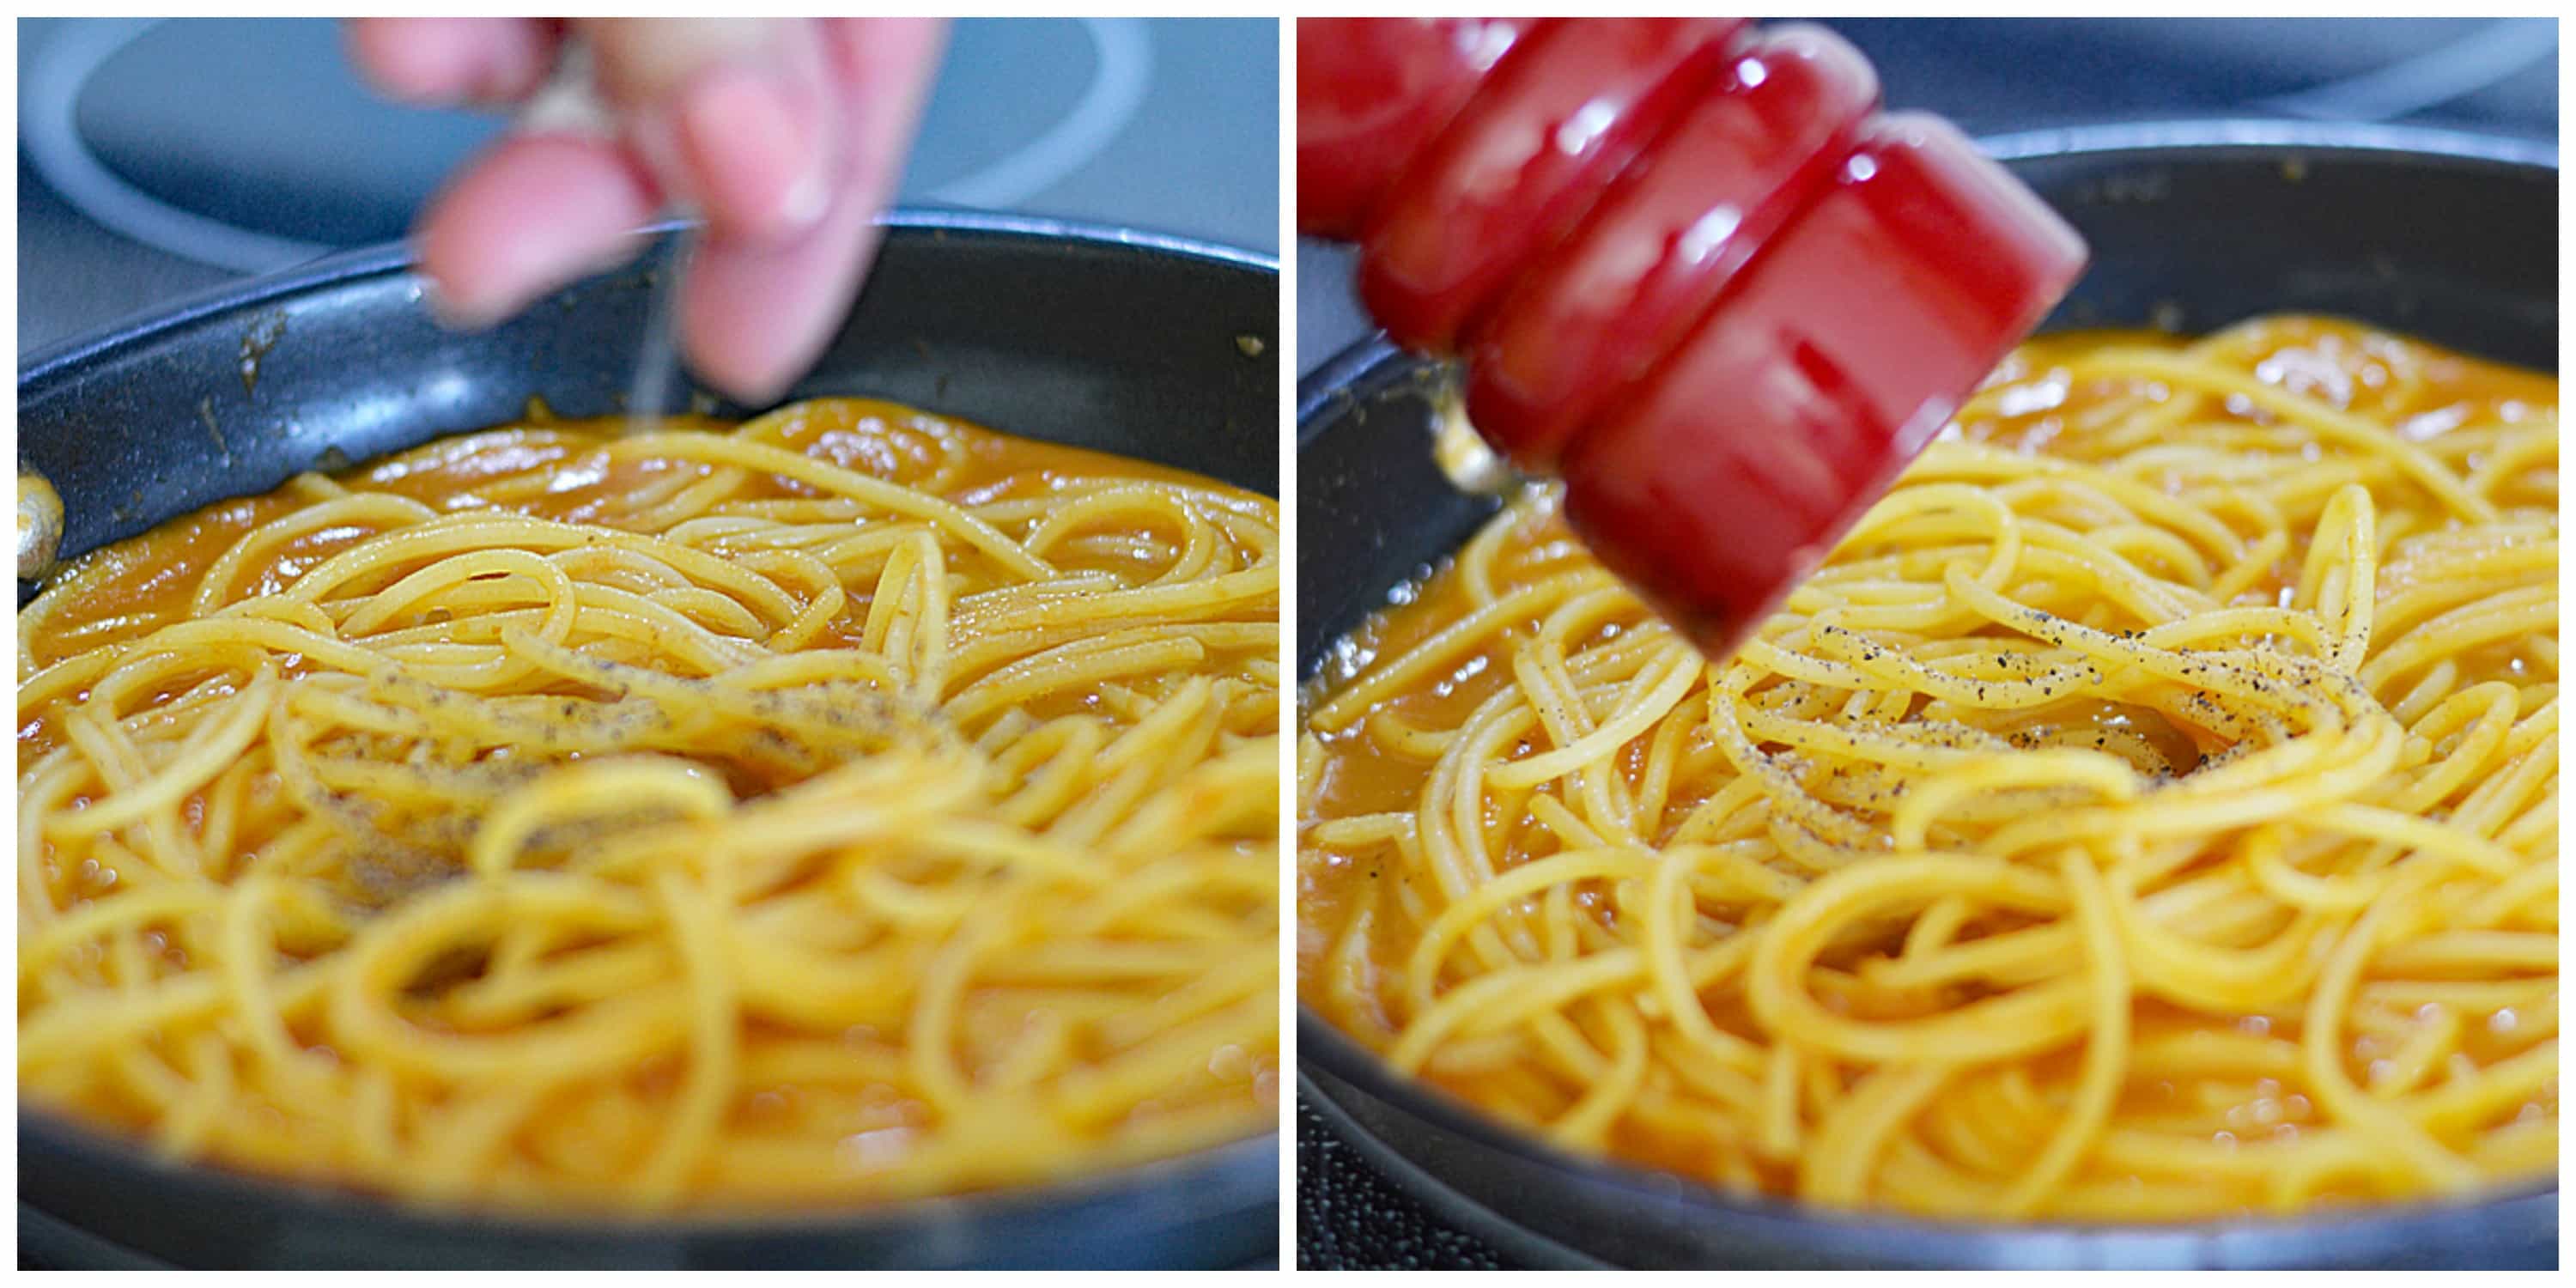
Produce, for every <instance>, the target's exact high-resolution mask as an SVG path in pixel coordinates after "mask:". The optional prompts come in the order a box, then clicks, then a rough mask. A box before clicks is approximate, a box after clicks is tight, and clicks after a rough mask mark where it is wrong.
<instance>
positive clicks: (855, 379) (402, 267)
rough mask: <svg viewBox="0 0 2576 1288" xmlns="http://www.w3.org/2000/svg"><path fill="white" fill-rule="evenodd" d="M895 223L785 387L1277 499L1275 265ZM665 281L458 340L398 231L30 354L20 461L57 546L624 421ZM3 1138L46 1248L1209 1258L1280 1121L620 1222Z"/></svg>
mask: <svg viewBox="0 0 2576 1288" xmlns="http://www.w3.org/2000/svg"><path fill="white" fill-rule="evenodd" d="M888 222H889V223H890V224H891V228H890V229H889V232H888V234H887V237H886V242H885V248H884V251H883V253H882V255H881V256H880V258H879V261H878V264H877V267H876V271H875V273H874V274H873V275H872V276H871V277H870V279H869V282H868V286H867V289H866V291H865V293H864V294H863V296H862V297H861V299H860V301H859V304H858V306H857V308H856V310H855V311H854V312H853V314H852V316H851V318H850V321H849V323H848V325H847V326H846V327H845V328H844V329H843V330H842V332H841V334H840V336H839V337H838V338H837V339H836V340H835V341H834V342H833V345H832V347H831V350H830V351H829V352H828V353H827V354H826V355H825V356H824V357H823V359H822V361H821V363H820V364H819V365H818V366H817V368H816V370H815V371H814V373H813V374H812V375H810V376H808V377H807V378H806V379H805V380H804V381H803V382H801V383H800V384H799V385H798V386H797V388H796V390H795V391H794V393H793V394H791V395H790V396H791V397H807V396H814V395H823V394H870V395H875V396H879V397H886V398H892V399H895V400H898V401H901V402H906V403H910V404H913V405H916V406H920V407H925V408H928V409H931V410H934V411H940V412H945V413H948V414H951V415H956V416H962V417H964V418H966V419H969V420H973V421H977V422H980V423H983V424H986V425H990V426H992V427H994V428H997V429H1002V430H1006V431H1009V432H1012V433H1017V434H1022V435H1026V436H1029V437H1034V438H1046V439H1054V440H1057V441H1060V442H1066V443H1073V444H1077V445H1080V446H1084V447H1093V448H1099V449H1103V450H1107V451H1112V452H1118V453H1122V454H1125V455H1129V456H1135V457H1141V458H1144V459H1147V460H1154V461H1161V462H1164V463H1167V464H1171V465H1177V466H1182V467H1186V468H1190V469H1194V470H1197V471H1199V472H1201V473H1205V474H1208V475H1211V476H1213V477H1216V478H1220V479H1223V480H1225V481H1227V482H1229V483H1233V484H1236V485H1238V486H1241V487H1245V488H1250V489H1253V490H1256V491H1261V492H1265V493H1269V494H1272V495H1276V494H1277V492H1278V437H1277V429H1276V426H1277V424H1278V410H1277V409H1278V401H1279V377H1278V356H1277V355H1278V353H1279V345H1278V336H1277V330H1278V315H1279V278H1278V266H1277V264H1276V262H1275V261H1273V260H1271V259H1269V258H1267V257H1264V256H1258V255H1253V254H1250V253H1247V252H1241V251H1234V250H1228V249H1224V248H1221V247H1213V246H1207V245H1201V244H1197V243H1191V242H1185V241H1180V240H1176V239H1172V238H1165V237H1159V236H1155V235H1152V234H1146V233H1136V232H1130V231H1123V230H1115V229H1105V228H1088V227H1081V226H1074V225H1067V224H1061V223H1055V222H1051V221H1043V220H1026V219H1015V218H1006V217H987V216H971V215H898V216H895V217H893V218H891V219H890V220H889V221H888ZM658 271H659V258H658V256H657V257H654V258H650V259H647V260H646V261H644V262H642V263H639V264H637V265H635V266H633V267H630V268H627V269H623V270H619V271H617V272H613V273H610V274H608V275H606V276H603V277H600V278H596V279H594V280H591V281H588V282H585V283H582V284H581V285H578V286H575V287H573V288H571V289H569V290H566V291H564V292H562V293H561V294H559V295H557V296H555V297H553V298H551V299H549V300H547V301H545V302H544V303H541V304H539V305H537V306H536V307H534V308H532V309H530V310H529V311H528V312H527V313H525V314H524V315H522V316H521V317H519V318H518V319H516V320H514V321H512V322H509V323H507V324H505V325H503V326H501V327H499V328H497V329H495V330H492V331H488V332H482V333H479V334H472V335H462V334H455V333H451V332H448V331H444V330H441V329H440V328H438V327H437V326H436V325H435V324H434V323H432V321H431V320H430V318H429V316H428V314H427V313H426V311H425V310H424V309H423V308H422V303H421V291H420V283H419V280H418V279H417V278H416V277H414V276H413V275H412V274H411V273H410V272H409V271H408V269H407V259H406V256H405V255H404V253H403V252H402V251H401V250H400V249H399V248H394V249H387V250H383V251H369V252H360V253H358V254H355V255H349V256H342V257H338V258H334V259H331V260H326V261H323V262H321V263H317V264H315V265H313V266H311V267H309V268H305V269H299V270H296V271H294V272H291V273H288V274H285V275H282V276H279V277H274V278H267V279H263V280H261V281H258V282H254V283H251V284H249V285H247V286H243V287H240V288H236V289H232V290H227V291H225V292H222V293H220V294H217V295H213V296H209V297H206V298H204V299H201V300H199V301H197V302H195V303H193V304H190V305H186V306H183V307H181V308H178V309H176V310H173V311H171V312H168V313H165V314H161V315H157V316H155V317H152V318H150V319H147V320H144V321H141V322H137V323H134V324H132V325H128V326H124V327H119V328H116V329H114V330H111V331H109V332H106V333H104V334H101V335H99V336H96V337H93V338H90V339H86V340H81V341H77V342H74V343H72V344H69V345H65V346H62V347H60V348H57V349H54V350H52V351H50V352H47V353H45V354H42V355H40V356H38V357H36V358H34V359H32V360H30V361H29V362H28V363H26V364H25V367H24V374H23V375H22V377H21V379H20V382H19V388H18V425H19V448H18V450H19V459H20V462H21V463H22V465H26V466H32V467H34V468H35V469H37V470H38V471H40V472H42V473H43V474H44V475H46V476H47V477H48V478H49V479H50V480H51V481H52V482H53V484H54V486H55V487H56V489H57V490H58V491H60V493H61V494H62V498H63V502H64V508H65V511H66V514H67V521H66V524H65V538H64V552H65V554H67V555H69V554H77V553H79V552H81V551H83V550H87V549H89V548H91V547H94V546H97V545H99V544H101V543H104V542H107V541H111V540H114V539H117V538H119V537H124V536H129V535H132V534H134V533H137V532H141V531H143V530H144V529H146V528H148V527H150V526H152V525H153V524H154V523H157V522H159V521H161V520H164V519H167V518H170V517H172V516H174V515H177V514H181V513H184V512H186V511H188V510H190V509H193V508H195V507H197V506H201V505H204V504H206V503H208V502H211V501H215V500H219V499H221V498H225V497H231V496H239V495H244V494H248V493H255V492H261V491H265V490H267V489H269V488H272V487H275V486H276V485H277V484H279V483H280V482H282V481H284V480H285V479H286V478H287V477H288V476H289V475H291V474H293V473H295V472H296V471H298V470H303V469H309V468H314V467H317V466H321V467H329V466H333V465H338V464H345V463H349V462H355V461H361V460H365V459H367V458H369V457H372V456H377V455H381V454H383V453H386V452H390V451H395V450H398V449H401V448H404V447H409V446H412V445H414V444H417V443H420V442H423V441H426V440H428V439H430V438H433V437H436V436H438V435H441V434H447V433H453V432H457V431H461V430H470V429H480V428H483V427H486V426H490V425H493V424H497V423H500V422H504V421H508V420H511V419H513V418H515V417H518V416H519V415H521V414H522V413H523V412H524V411H525V409H526V407H527V404H528V400H529V399H530V398H532V397H535V398H542V399H544V400H545V402H546V404H547V405H548V406H550V407H552V408H553V409H554V410H555V411H556V412H558V413H561V414H564V415H570V416H594V415H605V414H609V413H612V412H616V411H620V410H623V408H622V406H621V401H622V398H623V394H624V391H625V389H626V387H627V384H628V380H629V377H630V376H631V375H632V373H633V368H634V364H635V360H636V350H637V339H638V337H639V336H641V335H642V334H643V331H644V320H645V315H646V311H647V306H648V304H649V301H650V296H651V289H650V288H651V285H652V283H653V281H654V275H655V274H656V273H657V272H658ZM714 409H715V410H717V411H719V412H734V411H737V410H738V409H735V408H731V407H727V406H724V405H722V404H716V405H715V408H714ZM666 410H676V408H673V409H666ZM26 593H27V587H25V586H24V585H22V586H21V587H20V595H21V599H22V600H23V598H24V597H25V595H26ZM18 1141H19V1151H18V1187H19V1190H18V1192H19V1196H20V1201H21V1208H22V1220H21V1222H20V1229H21V1233H22V1235H24V1236H26V1237H27V1238H28V1241H29V1246H30V1247H37V1245H38V1241H39V1240H41V1241H42V1246H41V1247H37V1251H38V1254H39V1255H40V1256H44V1257H47V1258H49V1259H53V1260H57V1261H61V1262H66V1263H68V1262H73V1261H100V1260H106V1259H109V1258H110V1257H111V1256H113V1257H116V1258H117V1259H120V1260H123V1261H126V1262H128V1263H129V1264H130V1263H133V1262H134V1261H135V1260H136V1259H138V1258H139V1259H141V1260H143V1261H146V1262H148V1261H153V1260H157V1261H160V1262H165V1263H172V1264H178V1265H185V1266H203V1267H221V1268H253V1267H271V1266H306V1267H359V1266H432V1267H474V1266H495V1267H498V1266H563V1267H635V1268H654V1267H664V1268H684V1267H717V1266H782V1267H783V1266H796V1267H813V1268H836V1269H866V1268H878V1267H908V1268H936V1267H952V1266H982V1267H994V1268H1003V1267H1045V1266H1059V1267H1082V1266H1087V1267H1127V1266H1136V1267H1143V1266H1184V1267H1185V1266H1201V1267H1220V1266H1229V1265H1236V1264H1240V1263H1243V1262H1245V1261H1248V1260H1253V1259H1257V1258H1262V1257H1267V1256H1271V1255H1275V1252H1274V1249H1275V1248H1276V1245H1277V1228H1278V1226H1277V1222H1278V1217H1277V1209H1278V1199H1279V1194H1278V1176H1279V1153H1278V1142H1277V1141H1276V1139H1274V1138H1270V1137H1263V1138H1260V1139H1256V1140H1249V1141H1243V1142H1239V1143H1237V1144H1234V1145H1229V1146H1224V1147H1220V1148H1217V1149H1212V1150H1208V1151H1205V1152H1202V1153H1200V1154H1196V1155H1193V1156H1190V1157H1186V1158H1180V1159H1173V1160H1169V1161H1166V1162H1162V1163H1157V1164H1153V1165H1149V1166H1145V1167H1139V1168H1134V1169H1131V1170H1127V1171H1123V1172H1119V1173H1116V1174H1113V1175H1104V1176H1100V1177H1094V1178H1089V1179H1087V1180H1082V1181H1077V1182H1071V1183H1068V1184H1065V1185H1061V1186H1054V1187H1046V1188H1038V1189H1028V1190H1017V1191H1004V1192H997V1193H992V1194H983V1195H968V1196H962V1197H958V1198H949V1199H935V1200H925V1201H919V1202H910V1203H904V1204H900V1205H894V1206H888V1207H883V1208H875V1209H863V1210H857V1211H840V1212H813V1213H781V1214H776V1215H769V1216H762V1217H757V1218H754V1217H742V1218H704V1219H696V1218H689V1217H667V1218H657V1219H654V1220H651V1221H635V1222H622V1221H575V1220H556V1219H533V1218H515V1219H514V1218H509V1217H506V1216H481V1215H476V1216H461V1215H439V1214H430V1213H425V1212H421V1211H417V1210H414V1209H409V1208H404V1207H399V1206H395V1205H391V1204H387V1203H381V1202H376V1201H373V1200H369V1199H364V1198H358V1197H353V1196H349V1195H344V1194H338V1193H334V1192H330V1191H324V1190H318V1189H309V1188H303V1187H296V1186H290V1185H283V1184H279V1183H275V1182H270V1181H266V1180H259V1179H252V1178H246V1177H242V1176H237V1175H233V1174H230V1173H225V1172H220V1171H216V1170H212V1169H207V1168H197V1167H175V1166H171V1165H168V1164H166V1163H163V1162H160V1161H158V1160H156V1159H154V1158H152V1157H151V1156H149V1155H148V1154H147V1153H145V1152H144V1151H141V1150H138V1149H135V1148H133V1147H132V1146H130V1145H128V1144H126V1143H124V1142H122V1141H116V1140H110V1139H107V1138H105V1137H102V1136H100V1135H97V1134H95V1133H92V1132H89V1131H86V1130H82V1129H79V1128H76V1127H73V1126H70V1125H68V1124H66V1123H64V1122H62V1121H60V1120H58V1119H56V1118H54V1117H51V1116H49V1115H45V1114H42V1113H36V1112H29V1111H24V1110H22V1111H21V1112H20V1114H19V1138H18ZM29 1208H32V1209H34V1211H33V1212H32V1213H28V1212H27V1211H26V1209H29ZM48 1236H50V1237H48Z"/></svg>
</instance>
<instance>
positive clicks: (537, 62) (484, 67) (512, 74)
mask: <svg viewBox="0 0 2576 1288" xmlns="http://www.w3.org/2000/svg"><path fill="white" fill-rule="evenodd" d="M345 30H346V34H347V38H348V42H349V57H350V59H351V61H353V62H355V63H357V65H358V68H359V70H360V71H362V72H364V73H365V74H366V76H367V79H368V80H369V81H371V82H373V83H374V84H375V86H376V88H377V89H378V90H380V91H382V92H383V93H384V94H385V96H386V97H388V98H396V99H401V100H403V101H405V102H411V103H419V104H422V105H424V106H430V107H450V106H455V105H458V104H467V103H506V102H511V101H513V100H516V99H520V98H525V97H527V96H528V95H529V94H532V93H534V92H535V91H536V89H537V87H538V86H539V85H542V84H544V83H545V79H546V74H547V71H548V70H549V69H550V68H552V67H553V66H554V61H555V52H556V45H557V43H558V39H559V36H560V32H559V31H558V29H557V27H556V26H555V24H554V23H552V22H548V21H545V20H543V19H537V18H355V19H351V20H350V22H349V23H348V26H347V27H346V29H345Z"/></svg>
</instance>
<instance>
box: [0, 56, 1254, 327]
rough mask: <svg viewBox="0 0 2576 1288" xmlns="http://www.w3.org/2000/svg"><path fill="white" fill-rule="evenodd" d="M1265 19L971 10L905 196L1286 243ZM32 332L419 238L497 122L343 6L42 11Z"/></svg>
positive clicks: (23, 60) (21, 226)
mask: <svg viewBox="0 0 2576 1288" xmlns="http://www.w3.org/2000/svg"><path fill="white" fill-rule="evenodd" d="M1277 31H1278V29H1277V27H1276V25H1275V24H1273V23H1271V22H1269V21H1266V20H1236V19H1141V18H1107V19H1077V18H1061V19H1056V18H1050V19H1024V20H975V19H968V20H963V21H960V22H959V23H957V24H956V28H955V30H954V32H953V33H952V37H951V44H950V49H949V53H948V57H947V60H946V62H945V64H944V65H943V67H942V69H941V73H940V76H939V79H938V84H937V88H936V90H935V91H934V93H933V95H932V99H931V105H930V108H929V111H928V112H927V113H926V114H925V117H924V120H923V125H922V131H921V136H920V140H919V143H918V145H917V146H916V148H915V149H914V153H913V160H912V164H911V167H910V169H909V170H908V171H907V172H906V174H905V176H904V182H903V187H902V195H901V200H902V201H903V202H904V203H906V204H927V205H944V206H966V207H976V208H984V209H1001V210H1013V211H1022V212H1028V213H1036V214H1046V215H1059V216H1066V217H1072V218H1078V219H1087V220H1096V221H1101V222H1107V223H1115V224H1125V225H1133V226H1137V227H1142V228H1148V229H1153V230H1155V231H1159V232H1174V233H1182V234H1187V235H1191V236H1196V237H1202V238H1207V239H1210V240H1214V241H1220V242H1226V243H1229V244H1233V245H1238V246H1245V247H1250V248H1252V249H1255V250H1261V251H1271V252H1275V251H1276V250H1277V249H1278V247H1279V237H1278V227H1279V223H1278V210H1279V101H1278V75H1279V68H1278V62H1279V45H1278V35H1277ZM18 32H19V46H18V69H19V79H20V85H19V120H20V129H19V142H18V192H19V197H18V249H19V288H18V343H19V347H20V350H21V351H22V352H24V351H28V350H32V349H35V348H40V347H42V346H44V345H46V344H48V343H51V342H53V341H56V340H60V339H62V338H64V337H66V336H69V335H72V334H76V333H78V332H80V331H84V330H87V329H89V328H92V327H95V326H98V325H101V324H103V323H106V322H110V321H113V320H115V319H116V318H119V317H122V316H125V315H127V314H130V313H134V312H137V311H140V310H144V309H148V308H150V307H152V306H154V305H156V304H160V303H163V302H166V301H168V300H170V299H172V298H174V297H176V296H180V295H184V294H187V293H190V292H192V291H196V290H199V289H203V288H205V287H208V286H212V285H215V284H217V283H220V282H223V281H226V280H229V279H231V278H234V277H238V276H242V275H245V274H247V273H252V272H260V271H267V270H271V269H276V268H281V267H285V266H286V265H288V264H291V263H294V262H296V261H298V260H300V259H304V258H309V257H311V256H312V255H314V254H316V253H320V252H322V251H325V250H333V249H342V248H346V247H351V246H362V245H368V244H371V243H375V242H382V241H389V240H392V239H394V238H397V237H400V236H402V234H403V231H404V229H405V228H406V227H407V226H408V225H409V224H410V221H411V218H412V215H413V212H414V211H416V210H417V209H418V208H419V207H420V204H421V202H422V201H423V200H424V199H426V198H427V197H428V195H429V194H430V193H431V191H432V190H433V189H434V188H435V187H436V185H437V183H438V181H439V179H440V177H441V176H442V175H444V174H446V173H447V172H448V171H449V170H450V169H451V168H452V167H454V165H455V164H456V163H457V162H458V161H459V160H460V159H462V158H463V157H465V156H466V155H467V154H468V153H470V152H471V151H472V150H473V149H474V148H475V147H477V146H479V145H480V144H481V143H482V142H483V141H485V140H486V139H488V138H490V137H491V136H492V135H493V134H494V133H495V132H496V131H497V130H498V129H499V128H500V123H499V121H498V120H497V119H496V118H493V117H489V116H479V115H474V114H469V113H465V112H432V111H421V110H417V109H411V108H404V107H398V106H395V105H392V104H389V103H385V102H383V101H380V100H378V99H375V98H373V97H371V96H370V95H369V94H368V93H367V92H366V90H365V88H364V87H363V86H362V85H361V84H360V83H359V81H358V79H357V78H356V76H355V75H353V74H352V73H351V71H350V70H349V68H348V65H347V63H346V61H345V60H344V59H343V58H342V56H341V52H340V43H339V40H340V37H339V32H338V31H337V29H336V26H335V24H333V23H330V22H326V21H323V20H319V19H292V18H288V19H173V20H133V19H97V18H78V19H26V20H22V21H20V23H19V25H18Z"/></svg>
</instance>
